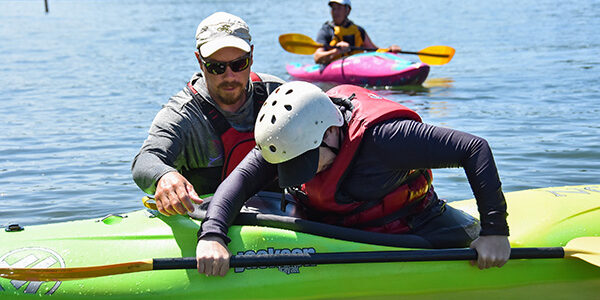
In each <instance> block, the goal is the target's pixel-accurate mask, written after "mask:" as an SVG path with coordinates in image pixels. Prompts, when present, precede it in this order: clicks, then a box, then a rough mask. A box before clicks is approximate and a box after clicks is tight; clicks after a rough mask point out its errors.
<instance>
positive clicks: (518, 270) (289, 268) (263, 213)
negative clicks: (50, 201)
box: [0, 185, 600, 299]
mask: <svg viewBox="0 0 600 300" xmlns="http://www.w3.org/2000/svg"><path fill="white" fill-rule="evenodd" d="M506 197H507V203H508V208H509V217H508V218H509V219H508V221H509V225H510V229H511V236H510V241H511V244H512V246H513V247H563V246H565V245H566V244H567V242H569V241H571V240H573V239H575V238H578V237H598V236H600V185H586V186H568V187H555V188H543V189H534V190H525V191H519V192H511V193H507V194H506ZM280 198H281V197H280V195H277V194H272V193H264V194H262V193H261V194H259V195H258V196H256V197H254V198H253V199H251V200H250V201H248V203H247V205H246V207H245V208H244V210H243V213H242V214H241V215H240V217H239V218H238V219H237V221H236V225H234V226H233V227H232V228H231V229H230V231H229V236H230V237H231V239H232V242H231V244H230V249H231V251H232V253H233V254H234V255H236V256H239V257H247V256H256V255H261V254H290V253H292V254H314V253H328V252H366V251H389V250H415V248H419V243H420V241H419V238H418V237H414V236H410V235H407V236H397V235H396V236H395V235H388V234H377V233H366V232H362V231H358V230H353V229H345V228H339V227H335V226H331V225H325V224H320V223H316V222H311V221H307V220H303V219H300V218H297V213H296V211H295V209H294V207H293V205H292V204H288V206H287V209H286V212H285V213H284V212H281V210H280V209H278V208H279V207H280V203H281V200H280ZM450 205H452V206H453V207H457V208H460V209H463V210H465V211H466V212H468V213H470V214H473V215H475V216H477V209H476V205H475V202H474V200H464V201H458V202H452V203H450ZM194 215H195V217H198V218H201V217H202V212H201V211H200V210H198V214H197V215H196V214H194ZM200 222H201V221H199V220H196V219H194V218H191V217H188V216H173V217H164V216H162V215H160V214H158V213H157V212H156V211H153V210H140V211H135V212H131V213H126V214H120V215H110V216H107V217H105V218H100V219H91V220H82V221H72V222H64V223H56V224H48V225H38V226H29V227H25V228H19V227H18V226H11V227H10V228H6V230H2V232H0V268H8V267H12V268H69V267H85V266H101V265H108V264H117V263H125V262H134V261H141V260H147V259H151V258H171V257H193V256H195V249H196V232H197V230H198V227H199V224H200ZM599 250H600V249H596V251H599ZM596 253H597V252H596ZM598 295H600V267H598V266H596V265H594V264H591V263H589V262H587V261H584V260H581V259H576V258H544V259H511V260H510V261H509V262H508V263H507V264H506V265H505V266H504V267H502V268H492V269H487V270H479V269H478V268H476V267H473V266H471V265H470V264H469V262H468V261H466V260H450V261H416V262H378V263H338V264H298V265H286V266H274V267H265V266H258V267H237V268H232V269H230V271H229V273H228V274H227V276H225V277H206V276H204V275H199V274H198V273H197V272H196V271H195V270H194V269H175V270H153V271H143V272H135V273H127V274H118V275H111V276H103V277H93V278H88V279H79V280H68V281H48V282H41V281H21V280H10V279H5V278H0V298H2V299H9V298H35V299H44V298H48V299H85V298H94V299H118V298H122V299H136V298H139V299H166V298H165V297H169V299H323V298H324V299H342V298H344V299H346V298H352V299H380V298H395V299H398V298H410V299H464V298H466V297H482V298H484V299H507V298H517V299H519V298H521V299H524V298H529V299H567V298H574V297H577V298H579V299H597V297H598ZM171 297H172V298H171Z"/></svg>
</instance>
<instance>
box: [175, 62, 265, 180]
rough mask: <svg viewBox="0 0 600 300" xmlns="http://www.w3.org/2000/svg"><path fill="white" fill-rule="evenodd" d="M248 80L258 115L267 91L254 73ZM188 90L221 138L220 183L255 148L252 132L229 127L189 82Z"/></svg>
mask: <svg viewBox="0 0 600 300" xmlns="http://www.w3.org/2000/svg"><path fill="white" fill-rule="evenodd" d="M250 79H251V82H252V85H253V90H254V97H253V99H254V114H255V117H256V116H257V115H258V111H259V110H260V107H261V106H262V104H263V103H264V102H265V100H266V99H267V96H268V95H267V90H266V88H265V85H264V83H263V82H262V79H261V78H260V77H259V76H258V75H257V74H256V73H254V72H250ZM187 87H188V90H189V91H190V92H191V94H192V97H194V99H196V101H198V102H199V103H200V109H201V110H202V113H204V115H205V116H206V117H207V119H208V120H209V121H210V123H211V125H212V127H213V129H214V130H215V131H216V133H217V135H219V137H220V138H221V144H222V145H223V168H222V170H221V181H223V180H224V179H225V177H227V175H229V174H230V173H231V171H233V169H235V167H236V166H237V165H238V164H239V163H240V162H241V161H242V159H244V157H246V154H248V152H250V150H252V148H254V146H256V142H255V141H254V131H253V130H251V131H244V132H241V131H237V130H236V129H235V128H233V127H231V124H229V122H228V121H227V119H225V117H224V116H223V114H221V113H220V112H219V111H218V110H217V109H216V108H215V107H214V106H213V105H212V104H211V103H209V102H208V101H206V100H205V99H204V98H202V97H201V96H200V94H199V93H198V91H196V90H195V89H194V87H193V86H192V83H191V82H188V83H187Z"/></svg>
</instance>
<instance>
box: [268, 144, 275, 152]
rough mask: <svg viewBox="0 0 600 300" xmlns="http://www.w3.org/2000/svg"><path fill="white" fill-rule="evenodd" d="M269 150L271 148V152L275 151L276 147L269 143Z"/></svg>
mask: <svg viewBox="0 0 600 300" xmlns="http://www.w3.org/2000/svg"><path fill="white" fill-rule="evenodd" d="M269 150H271V152H273V153H275V152H277V147H275V146H273V145H271V146H269Z"/></svg>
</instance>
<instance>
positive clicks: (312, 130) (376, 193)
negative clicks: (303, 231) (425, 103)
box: [196, 81, 510, 276]
mask: <svg viewBox="0 0 600 300" xmlns="http://www.w3.org/2000/svg"><path fill="white" fill-rule="evenodd" d="M349 87H350V88H352V89H353V91H352V92H353V93H355V94H356V95H357V96H356V97H355V98H354V99H340V98H336V97H335V93H336V91H339V89H343V88H349ZM328 94H329V95H333V97H332V98H331V99H330V97H329V96H328V95H327V94H325V93H324V92H323V91H321V90H320V89H319V88H318V87H316V86H315V85H313V84H310V83H307V82H300V81H298V82H289V83H286V84H283V85H282V86H280V87H279V88H278V89H277V90H275V92H274V93H272V94H271V95H270V96H269V97H268V99H267V101H266V103H265V105H264V106H263V107H262V108H261V110H260V112H259V115H258V119H257V121H256V125H255V137H256V142H257V147H256V148H254V149H253V150H252V151H250V153H248V155H247V156H246V157H245V158H244V160H243V161H242V162H241V163H240V164H239V165H238V166H237V167H236V169H235V170H234V171H233V172H232V173H231V174H230V175H229V177H227V178H226V179H225V180H224V181H223V183H222V184H221V185H220V186H219V188H218V189H217V191H216V192H215V194H214V196H213V198H212V200H211V202H210V203H209V205H208V209H207V213H206V219H205V220H204V222H202V225H201V228H200V230H199V231H198V245H197V249H196V256H197V262H198V271H199V272H200V273H205V274H207V275H221V276H223V275H225V274H226V273H227V270H228V268H229V261H228V260H229V257H230V253H229V251H228V249H227V247H226V244H227V243H229V241H230V239H229V237H228V236H227V232H228V228H229V226H230V225H231V224H232V222H233V220H234V218H235V217H236V216H237V214H238V213H239V211H240V209H241V207H242V205H243V204H244V202H245V201H246V200H247V199H248V198H250V197H251V196H252V195H254V194H255V193H257V192H258V191H259V190H260V189H261V188H262V187H263V186H265V185H266V184H267V183H268V182H270V181H271V180H273V179H274V178H278V181H279V185H280V186H281V187H286V188H290V187H292V188H291V189H289V190H291V191H292V194H293V195H294V197H295V198H296V200H297V201H298V202H299V203H300V204H301V206H302V207H304V208H306V210H307V212H306V215H308V216H309V218H311V219H314V220H316V221H321V222H326V223H330V224H334V225H340V226H346V227H352V228H357V229H363V230H368V231H374V232H383V233H393V234H403V233H406V234H414V235H418V236H420V237H422V238H423V239H425V240H427V241H428V242H429V243H430V245H431V247H433V248H454V247H467V246H470V247H472V248H475V249H476V250H477V252H478V253H479V257H478V261H477V264H478V266H479V268H482V269H483V268H489V267H493V266H496V267H501V266H502V265H504V264H505V263H506V261H507V260H508V258H509V255H510V245H509V242H508V234H509V231H508V224H507V222H506V216H507V213H506V202H505V199H504V194H503V193H502V189H501V183H500V179H499V176H498V173H497V169H496V165H495V163H494V159H493V156H492V152H491V149H490V147H489V146H488V143H487V142H486V140H484V139H483V138H480V137H477V136H474V135H471V134H468V133H465V132H461V131H457V130H452V129H448V128H441V127H436V126H433V125H429V124H425V123H422V122H421V119H420V117H419V116H418V115H417V114H416V113H415V112H413V111H411V110H409V109H408V108H406V107H404V106H402V105H400V104H399V103H396V102H393V101H390V100H386V99H382V98H380V97H378V96H376V95H375V94H373V93H371V92H370V91H368V90H366V89H363V88H360V87H354V86H348V85H346V86H338V87H336V88H334V89H332V90H330V91H329V92H328ZM350 98H351V97H350ZM450 167H462V168H464V170H465V172H466V175H467V178H468V180H469V183H470V186H471V189H472V190H473V193H474V195H475V198H476V200H477V206H478V210H479V214H480V216H481V223H479V222H478V221H477V220H476V219H474V218H473V217H471V216H470V215H468V214H466V213H464V212H462V211H460V210H457V209H454V208H452V207H451V206H449V205H446V204H445V202H444V201H442V200H440V199H438V197H437V195H436V193H435V192H434V189H433V186H432V185H431V179H432V177H431V171H430V169H432V168H450Z"/></svg>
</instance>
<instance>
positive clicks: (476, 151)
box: [362, 120, 509, 235]
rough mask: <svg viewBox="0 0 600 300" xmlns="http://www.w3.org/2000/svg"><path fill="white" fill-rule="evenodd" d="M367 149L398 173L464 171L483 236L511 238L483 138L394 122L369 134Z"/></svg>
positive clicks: (445, 129)
mask: <svg viewBox="0 0 600 300" xmlns="http://www.w3.org/2000/svg"><path fill="white" fill-rule="evenodd" d="M367 134H368V135H369V134H370V135H371V136H370V137H369V136H366V137H365V139H364V140H363V145H362V147H363V149H365V148H372V149H370V151H369V152H371V151H372V152H373V155H372V157H373V159H385V163H387V164H390V167H393V168H398V169H405V170H408V169H423V168H430V169H434V168H453V167H456V168H458V167H462V168H463V169H464V170H465V173H466V176H467V179H468V181H469V184H470V186H471V189H472V191H473V194H474V196H475V199H476V201H477V207H478V210H479V214H480V219H481V226H482V229H481V233H480V234H481V235H508V233H509V232H508V224H507V222H506V217H507V213H506V201H505V198H504V194H503V193H502V188H501V182H500V178H499V176H498V171H497V169H496V164H495V162H494V157H493V155H492V151H491V149H490V147H489V145H488V143H487V141H486V140H485V139H483V138H480V137H477V136H474V135H472V134H468V133H465V132H461V131H457V130H453V129H449V128H443V127H437V126H433V125H428V124H424V123H420V122H416V121H412V120H400V121H399V120H392V121H387V122H384V123H381V124H378V125H376V126H374V127H373V128H372V130H369V131H368V132H367Z"/></svg>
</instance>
